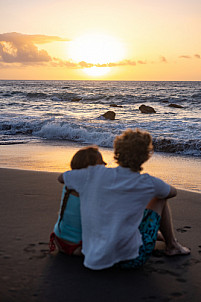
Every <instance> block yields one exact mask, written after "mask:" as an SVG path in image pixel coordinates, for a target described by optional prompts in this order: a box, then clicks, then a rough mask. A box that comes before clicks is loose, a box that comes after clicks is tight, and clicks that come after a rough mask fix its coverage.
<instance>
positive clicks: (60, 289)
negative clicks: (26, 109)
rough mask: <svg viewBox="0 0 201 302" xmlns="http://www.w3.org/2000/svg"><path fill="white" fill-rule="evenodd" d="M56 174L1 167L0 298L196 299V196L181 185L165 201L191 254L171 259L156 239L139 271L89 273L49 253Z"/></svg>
mask: <svg viewBox="0 0 201 302" xmlns="http://www.w3.org/2000/svg"><path fill="white" fill-rule="evenodd" d="M57 176H58V173H53V172H52V173H50V172H37V171H25V170H16V169H4V168H2V169H0V181H1V189H0V193H1V198H0V203H1V212H0V213H1V214H0V217H1V219H0V233H1V240H2V241H1V242H2V244H1V247H0V267H1V276H0V280H1V281H0V301H2V302H12V301H21V302H23V301H26V302H27V301H38V302H46V301H48V302H49V301H57V302H59V301H71V302H72V301H194V302H196V301H200V296H201V287H200V272H201V240H200V228H201V221H200V213H201V195H200V194H199V193H193V192H189V191H182V190H179V192H178V195H177V197H176V198H174V199H172V200H171V201H170V205H171V209H172V213H173V221H174V227H175V233H176V236H177V238H178V240H179V241H180V242H181V243H183V244H184V245H186V246H188V247H189V248H191V255H189V256H176V257H172V258H168V257H166V256H165V255H164V254H163V248H164V245H163V243H161V242H157V245H156V251H155V252H154V254H153V256H152V257H151V259H150V260H149V261H148V263H147V264H146V265H145V267H144V268H143V269H140V270H136V271H119V270H114V269H109V270H104V271H99V272H94V271H90V270H88V269H86V268H84V267H83V265H82V258H76V257H69V256H65V255H63V254H61V253H58V252H54V253H53V254H51V255H50V254H49V251H48V239H49V234H50V232H51V231H52V228H53V226H54V223H55V221H56V218H57V212H58V209H59V202H60V194H61V189H62V187H61V185H60V184H59V183H58V182H57Z"/></svg>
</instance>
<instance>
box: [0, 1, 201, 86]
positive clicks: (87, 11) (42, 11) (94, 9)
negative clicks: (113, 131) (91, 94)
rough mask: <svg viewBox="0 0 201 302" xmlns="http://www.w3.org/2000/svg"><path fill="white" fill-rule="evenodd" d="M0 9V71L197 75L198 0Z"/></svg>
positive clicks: (4, 5) (99, 76) (200, 55)
mask: <svg viewBox="0 0 201 302" xmlns="http://www.w3.org/2000/svg"><path fill="white" fill-rule="evenodd" d="M0 11H1V18H0V79H33V80H46V79H47V80H93V79H95V80H167V81H169V80H178V81H179V80H192V81H194V80H198V81H200V80H201V34H200V30H201V1H200V0H191V1H189V0H169V1H162V0H151V1H150V0H140V1H139V0H138V1H136V0H118V1H116V0H115V1H114V0H110V1H109V0H101V1H96V0H63V1H61V0H58V1H56V0H42V1H41V0H40V1H39V0H29V1H27V0H17V1H16V0H7V1H1V2H0Z"/></svg>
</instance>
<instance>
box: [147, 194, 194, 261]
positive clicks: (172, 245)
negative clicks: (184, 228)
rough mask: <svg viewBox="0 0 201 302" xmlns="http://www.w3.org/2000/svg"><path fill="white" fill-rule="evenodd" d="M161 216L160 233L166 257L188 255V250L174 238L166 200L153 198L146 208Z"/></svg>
mask: <svg viewBox="0 0 201 302" xmlns="http://www.w3.org/2000/svg"><path fill="white" fill-rule="evenodd" d="M147 208H148V209H152V210H153V211H155V212H157V213H158V214H159V215H160V216H161V225H160V231H161V233H162V235H163V237H164V239H165V243H166V255H168V256H173V255H188V254H190V250H189V249H188V248H187V247H184V246H182V245H181V244H180V243H179V242H178V241H177V239H176V238H175V234H174V230H173V224H172V216H171V212H170V208H169V205H168V202H167V200H166V199H157V198H153V199H152V200H151V201H150V203H149V204H148V206H147Z"/></svg>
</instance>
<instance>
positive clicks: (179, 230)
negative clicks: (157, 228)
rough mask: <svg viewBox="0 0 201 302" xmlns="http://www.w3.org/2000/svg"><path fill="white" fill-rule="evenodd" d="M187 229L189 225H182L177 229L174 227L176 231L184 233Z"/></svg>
mask: <svg viewBox="0 0 201 302" xmlns="http://www.w3.org/2000/svg"><path fill="white" fill-rule="evenodd" d="M189 229H191V226H188V225H186V226H184V227H183V228H178V229H176V230H177V232H180V233H185V232H187V230H189Z"/></svg>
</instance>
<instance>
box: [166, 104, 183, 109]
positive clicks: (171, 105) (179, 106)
mask: <svg viewBox="0 0 201 302" xmlns="http://www.w3.org/2000/svg"><path fill="white" fill-rule="evenodd" d="M168 106H169V107H173V108H184V107H183V106H181V105H177V104H169V105H168Z"/></svg>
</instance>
